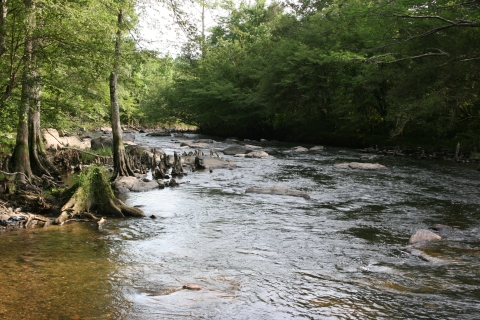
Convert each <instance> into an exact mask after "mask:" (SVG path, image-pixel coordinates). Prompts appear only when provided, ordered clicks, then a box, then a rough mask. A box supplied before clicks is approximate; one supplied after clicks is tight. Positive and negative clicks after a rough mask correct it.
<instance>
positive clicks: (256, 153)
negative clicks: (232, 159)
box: [245, 151, 268, 158]
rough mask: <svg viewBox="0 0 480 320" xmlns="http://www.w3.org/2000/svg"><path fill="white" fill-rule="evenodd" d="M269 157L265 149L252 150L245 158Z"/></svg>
mask: <svg viewBox="0 0 480 320" xmlns="http://www.w3.org/2000/svg"><path fill="white" fill-rule="evenodd" d="M264 157H268V153H266V152H265V151H252V152H249V153H247V154H246V155H245V158H264Z"/></svg>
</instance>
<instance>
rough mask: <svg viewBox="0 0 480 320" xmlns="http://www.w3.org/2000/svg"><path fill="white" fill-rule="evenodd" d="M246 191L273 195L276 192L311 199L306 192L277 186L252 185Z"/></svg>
mask: <svg viewBox="0 0 480 320" xmlns="http://www.w3.org/2000/svg"><path fill="white" fill-rule="evenodd" d="M245 193H258V194H272V195H273V194H276V195H282V196H293V197H303V198H305V199H310V196H309V195H308V194H307V193H306V192H303V191H298V190H292V189H287V188H282V187H277V186H273V187H270V188H255V187H251V188H248V189H247V190H245Z"/></svg>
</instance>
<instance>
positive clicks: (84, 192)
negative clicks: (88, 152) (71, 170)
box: [55, 166, 145, 224]
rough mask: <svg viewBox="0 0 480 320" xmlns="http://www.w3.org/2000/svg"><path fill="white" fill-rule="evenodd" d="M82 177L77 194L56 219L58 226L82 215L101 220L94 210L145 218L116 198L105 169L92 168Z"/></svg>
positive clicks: (138, 210)
mask: <svg viewBox="0 0 480 320" xmlns="http://www.w3.org/2000/svg"><path fill="white" fill-rule="evenodd" d="M82 175H83V176H82V177H80V179H79V181H80V182H79V185H78V187H77V189H76V190H75V193H74V194H73V196H72V197H71V198H70V200H69V201H68V202H67V203H66V204H65V205H64V206H63V207H62V209H61V214H60V215H59V216H58V217H57V219H55V223H56V224H63V223H64V222H65V221H67V220H68V219H72V218H73V217H75V216H76V215H81V214H84V215H87V216H88V217H93V218H94V219H99V218H97V217H95V216H93V215H92V214H91V213H90V210H92V209H93V210H97V211H98V213H99V214H101V215H109V216H114V217H120V218H122V217H126V216H127V217H144V216H145V214H144V213H143V211H142V210H140V209H138V208H135V207H129V206H127V205H126V204H125V203H123V202H122V201H121V200H119V199H117V198H115V195H114V194H113V191H112V189H111V187H110V184H109V183H108V181H107V178H106V173H105V169H104V168H103V167H97V166H94V167H91V168H90V169H88V171H86V172H84V173H82Z"/></svg>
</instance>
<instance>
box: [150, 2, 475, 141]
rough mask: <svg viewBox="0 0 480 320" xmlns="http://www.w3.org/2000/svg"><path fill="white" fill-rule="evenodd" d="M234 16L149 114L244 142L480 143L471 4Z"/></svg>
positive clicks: (310, 7)
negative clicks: (245, 139)
mask: <svg viewBox="0 0 480 320" xmlns="http://www.w3.org/2000/svg"><path fill="white" fill-rule="evenodd" d="M288 6H289V10H286V11H284V10H283V9H284V7H282V6H280V5H277V4H273V5H271V6H269V7H266V6H265V3H264V2H261V1H258V2H255V3H253V4H252V5H245V4H244V3H242V4H241V5H240V6H239V7H238V8H234V7H230V8H229V9H230V15H229V16H228V17H226V18H224V19H222V20H220V21H219V23H218V25H217V26H215V27H214V28H212V30H211V32H212V33H211V35H210V36H209V38H208V39H207V40H206V42H205V47H204V50H203V52H202V53H203V54H202V56H199V57H197V58H195V57H194V55H192V54H191V53H190V52H186V53H185V55H184V57H183V59H182V58H180V59H177V61H176V64H175V65H174V75H173V80H172V81H170V82H168V83H167V84H165V85H164V86H162V87H161V88H159V89H158V91H156V92H155V93H154V94H153V95H156V99H155V98H153V99H152V100H151V101H156V104H155V105H153V104H152V105H151V107H150V108H149V109H148V110H145V114H146V115H147V117H149V116H150V115H152V114H154V113H155V110H156V112H159V113H162V114H163V115H168V116H174V117H177V118H179V119H182V121H184V122H187V123H192V124H195V125H198V126H199V127H200V128H201V129H202V130H203V131H204V132H207V133H213V134H217V135H223V136H229V135H238V136H242V137H255V138H262V137H264V138H266V137H269V136H270V137H275V138H282V139H292V140H304V141H311V142H324V143H325V142H331V143H342V144H350V145H355V144H363V143H365V142H367V141H369V140H371V139H372V138H374V139H378V137H382V140H383V141H385V140H392V141H393V140H396V139H411V140H413V141H419V139H422V140H423V139H425V137H428V138H427V140H430V142H431V143H436V142H437V141H440V140H441V141H454V140H457V139H458V140H460V139H462V141H463V140H468V139H470V141H471V143H470V144H471V145H474V141H477V140H478V128H479V125H480V101H479V93H480V92H479V87H480V86H479V83H478V81H479V79H478V74H479V72H480V66H479V65H478V63H477V61H478V59H479V58H480V56H479V54H478V53H479V52H480V48H479V46H480V33H478V30H479V28H480V21H479V20H480V14H479V12H480V10H478V4H476V3H474V2H461V1H445V0H442V1H426V2H425V1H422V2H418V1H396V2H394V3H391V2H383V1H360V0H335V1H329V2H325V1H309V0H307V1H298V2H296V4H292V3H289V4H288Z"/></svg>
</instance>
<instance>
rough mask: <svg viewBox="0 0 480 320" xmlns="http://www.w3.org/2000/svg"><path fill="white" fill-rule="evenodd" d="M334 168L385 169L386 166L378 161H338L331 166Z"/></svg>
mask: <svg viewBox="0 0 480 320" xmlns="http://www.w3.org/2000/svg"><path fill="white" fill-rule="evenodd" d="M333 167H334V168H335V169H350V170H387V169H388V168H387V167H385V166H383V165H381V164H378V163H361V162H350V163H338V164H336V165H334V166H333Z"/></svg>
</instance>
